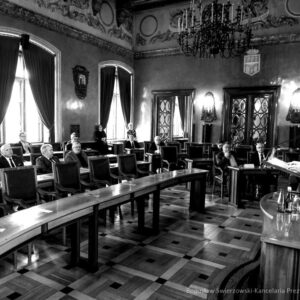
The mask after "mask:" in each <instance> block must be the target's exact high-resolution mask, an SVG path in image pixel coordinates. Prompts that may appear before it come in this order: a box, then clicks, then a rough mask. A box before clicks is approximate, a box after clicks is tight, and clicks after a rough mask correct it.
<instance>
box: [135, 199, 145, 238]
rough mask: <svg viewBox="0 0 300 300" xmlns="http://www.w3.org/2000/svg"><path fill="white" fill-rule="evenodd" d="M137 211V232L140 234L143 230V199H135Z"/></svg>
mask: <svg viewBox="0 0 300 300" xmlns="http://www.w3.org/2000/svg"><path fill="white" fill-rule="evenodd" d="M136 203H137V211H138V231H139V232H142V231H143V230H144V228H145V197H139V198H137V199H136Z"/></svg>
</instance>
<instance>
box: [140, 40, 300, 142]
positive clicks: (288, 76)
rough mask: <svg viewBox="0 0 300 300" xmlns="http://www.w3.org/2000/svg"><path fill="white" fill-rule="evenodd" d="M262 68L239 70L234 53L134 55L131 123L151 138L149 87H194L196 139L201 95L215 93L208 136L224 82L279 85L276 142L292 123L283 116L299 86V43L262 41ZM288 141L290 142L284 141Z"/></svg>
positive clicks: (239, 62) (217, 129)
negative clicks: (251, 71) (203, 56)
mask: <svg viewBox="0 0 300 300" xmlns="http://www.w3.org/2000/svg"><path fill="white" fill-rule="evenodd" d="M259 49H260V52H261V71H260V72H259V73H258V74H256V75H254V76H252V77H251V76H248V75H246V74H244V73H243V57H239V58H234V59H221V58H215V59H213V58H211V59H199V58H194V57H185V56H183V55H179V56H166V57H159V58H147V59H139V60H136V61H135V66H134V68H135V75H136V77H135V78H136V80H135V115H134V120H135V125H136V127H137V135H138V138H139V139H140V140H148V139H150V138H151V130H150V127H151V110H152V98H153V97H152V94H151V91H152V90H157V89H186V88H195V89H196V97H195V107H194V108H195V114H194V123H195V139H196V141H201V138H202V132H201V128H202V126H201V122H200V114H201V109H202V105H203V96H204V95H205V93H206V92H208V91H211V92H213V93H214V96H215V100H216V110H217V117H218V120H217V121H215V122H214V125H213V132H212V142H216V141H217V140H218V139H219V137H220V132H221V124H222V120H221V116H222V108H223V88H224V87H242V86H243V87H244V86H245V87H246V86H263V85H274V84H279V85H281V95H280V99H279V105H278V111H279V114H278V122H277V125H278V127H279V131H278V133H279V142H280V141H284V140H286V139H287V138H288V133H289V128H288V126H290V123H289V122H287V121H285V117H286V114H287V111H288V106H289V101H290V96H291V94H292V92H293V91H294V90H295V89H296V88H297V87H299V86H300V71H299V70H300V44H299V43H295V44H280V45H269V46H264V47H260V48H259ZM286 144H287V145H288V143H286Z"/></svg>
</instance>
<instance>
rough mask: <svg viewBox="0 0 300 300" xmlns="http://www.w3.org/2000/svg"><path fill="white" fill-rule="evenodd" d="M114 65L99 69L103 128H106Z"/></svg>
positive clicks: (112, 91)
mask: <svg viewBox="0 0 300 300" xmlns="http://www.w3.org/2000/svg"><path fill="white" fill-rule="evenodd" d="M115 71H116V68H115V67H105V68H102V69H101V98H100V120H101V124H102V126H103V129H105V128H106V126H107V122H108V118H109V112H110V106H111V101H112V97H113V93H114V85H115Z"/></svg>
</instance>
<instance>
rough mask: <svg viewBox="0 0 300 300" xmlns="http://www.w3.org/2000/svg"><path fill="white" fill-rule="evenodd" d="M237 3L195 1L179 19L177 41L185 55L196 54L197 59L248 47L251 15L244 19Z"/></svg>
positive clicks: (237, 52)
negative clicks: (203, 3)
mask: <svg viewBox="0 0 300 300" xmlns="http://www.w3.org/2000/svg"><path fill="white" fill-rule="evenodd" d="M243 14H244V8H243V6H240V5H234V4H231V3H230V1H228V2H227V3H218V0H213V2H212V3H209V4H207V5H205V6H204V5H202V1H201V0H200V1H199V2H198V5H196V4H195V0H191V2H190V7H189V8H188V9H185V10H184V11H183V13H182V15H181V16H180V17H179V18H178V43H179V46H180V48H181V50H182V52H183V53H184V54H185V55H194V56H196V55H197V54H198V55H199V57H200V58H209V57H216V55H218V54H219V55H220V56H221V57H224V58H229V57H234V56H238V55H241V54H243V53H244V52H245V51H246V50H248V49H249V46H250V41H251V36H252V34H251V28H250V20H251V18H250V14H248V16H247V18H248V20H247V19H246V18H245V16H244V15H243Z"/></svg>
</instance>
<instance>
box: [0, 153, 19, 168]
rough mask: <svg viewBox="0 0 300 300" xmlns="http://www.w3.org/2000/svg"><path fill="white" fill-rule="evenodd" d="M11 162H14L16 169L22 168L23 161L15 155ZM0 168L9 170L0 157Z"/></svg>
mask: <svg viewBox="0 0 300 300" xmlns="http://www.w3.org/2000/svg"><path fill="white" fill-rule="evenodd" d="M12 160H13V161H14V163H15V165H16V167H23V166H24V164H23V161H22V160H21V158H20V157H19V156H17V155H13V156H12ZM0 168H10V165H9V163H8V161H7V160H6V158H5V157H4V156H0Z"/></svg>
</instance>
